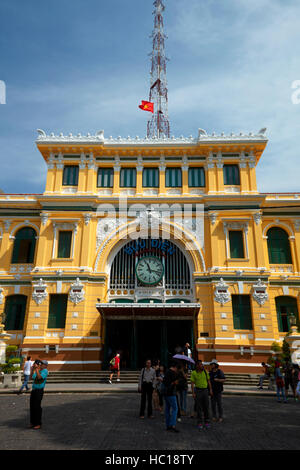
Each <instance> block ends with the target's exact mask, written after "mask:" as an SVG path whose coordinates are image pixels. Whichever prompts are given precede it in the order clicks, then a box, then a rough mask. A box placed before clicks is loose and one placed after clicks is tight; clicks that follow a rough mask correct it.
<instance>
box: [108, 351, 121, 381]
mask: <svg viewBox="0 0 300 470" xmlns="http://www.w3.org/2000/svg"><path fill="white" fill-rule="evenodd" d="M109 364H110V377H109V383H110V384H111V383H112V378H113V375H114V373H117V382H120V354H119V353H118V354H116V355H115V357H113V358H112V360H111V361H110V363H109Z"/></svg>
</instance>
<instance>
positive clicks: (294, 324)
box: [289, 312, 298, 335]
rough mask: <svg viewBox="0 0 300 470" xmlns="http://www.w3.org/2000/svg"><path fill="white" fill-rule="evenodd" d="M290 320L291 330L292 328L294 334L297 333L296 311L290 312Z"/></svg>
mask: <svg viewBox="0 0 300 470" xmlns="http://www.w3.org/2000/svg"><path fill="white" fill-rule="evenodd" d="M289 322H290V325H291V330H292V333H291V334H292V335H297V329H298V328H297V318H296V315H295V314H294V313H292V312H291V313H290V314H289Z"/></svg>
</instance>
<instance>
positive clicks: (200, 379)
mask: <svg viewBox="0 0 300 470" xmlns="http://www.w3.org/2000/svg"><path fill="white" fill-rule="evenodd" d="M191 384H192V395H193V398H194V400H195V403H196V409H197V427H198V429H199V431H200V430H201V429H203V422H202V415H204V426H205V428H206V429H209V428H210V423H209V394H210V396H213V392H212V388H211V382H210V378H209V375H208V372H207V371H206V370H205V369H204V364H203V362H202V361H201V360H198V361H197V362H196V369H195V370H193V372H192V374H191Z"/></svg>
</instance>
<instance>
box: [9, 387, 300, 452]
mask: <svg viewBox="0 0 300 470" xmlns="http://www.w3.org/2000/svg"><path fill="white" fill-rule="evenodd" d="M29 396H30V395H29V394H24V395H21V396H17V395H2V396H0V409H1V414H0V442H1V449H2V450H3V449H24V450H26V449H28V450H29V449H103V450H132V449H136V450H147V449H150V450H166V449H167V450H198V449H207V450H212V449H246V450H254V449H257V450H260V449H293V450H295V449H300V437H299V436H300V403H299V402H298V403H295V402H294V401H292V400H290V401H289V403H287V404H283V403H277V402H276V399H274V398H273V397H258V396H250V397H249V396H248V397H246V396H245V397H244V396H224V409H225V420H224V422H223V423H222V424H213V425H212V427H211V429H210V430H208V431H204V430H203V431H201V432H199V431H198V430H197V428H196V420H195V419H191V418H189V417H184V418H183V419H182V422H181V423H178V429H179V430H180V433H178V434H173V433H169V432H167V431H166V430H165V426H164V420H163V417H161V416H160V415H159V413H158V412H156V414H155V419H153V420H150V419H147V418H146V419H145V420H140V419H139V418H138V411H139V401H140V396H139V395H138V394H135V393H119V394H105V393H102V394H66V393H65V394H48V395H45V396H44V399H43V427H42V429H41V430H40V431H34V430H32V429H28V428H27V425H28V424H29V421H28V418H29V413H28V409H29ZM191 407H192V399H191V397H189V408H191Z"/></svg>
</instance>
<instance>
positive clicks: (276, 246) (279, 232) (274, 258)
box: [267, 227, 292, 264]
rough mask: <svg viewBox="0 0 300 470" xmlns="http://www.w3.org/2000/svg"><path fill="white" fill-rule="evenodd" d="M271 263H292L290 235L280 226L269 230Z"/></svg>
mask: <svg viewBox="0 0 300 470" xmlns="http://www.w3.org/2000/svg"><path fill="white" fill-rule="evenodd" d="M267 236H268V252H269V263H270V264H292V256H291V248H290V242H289V236H288V234H287V233H286V231H285V230H283V229H282V228H280V227H272V228H270V229H269V230H268V232H267Z"/></svg>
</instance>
